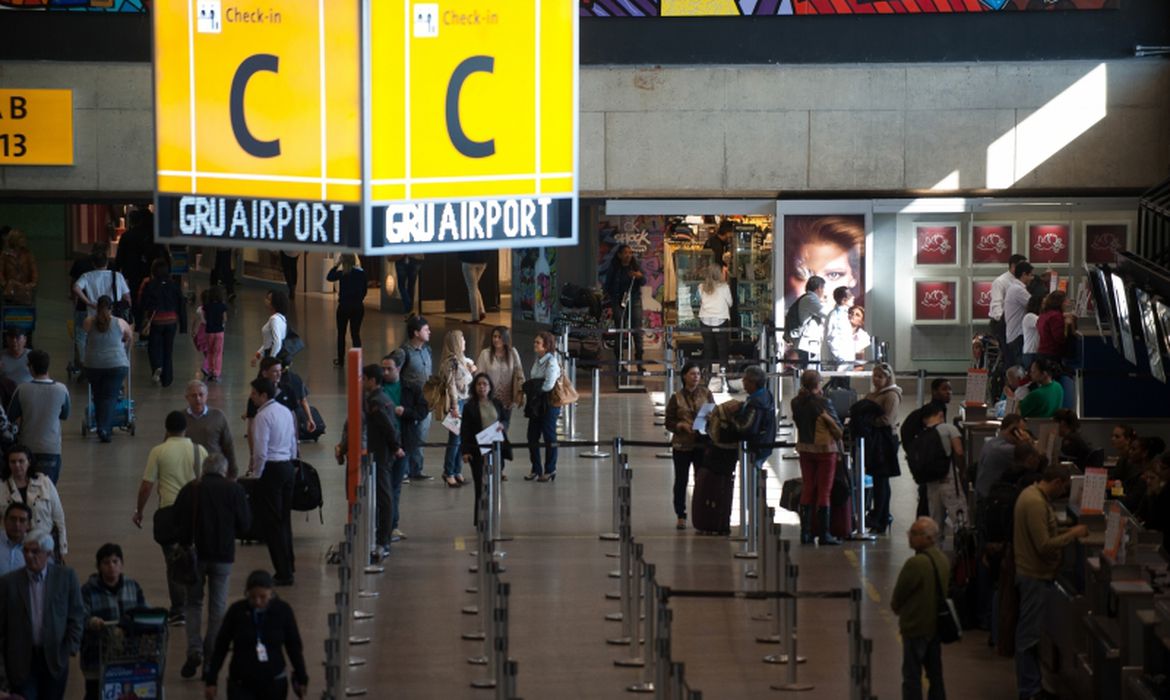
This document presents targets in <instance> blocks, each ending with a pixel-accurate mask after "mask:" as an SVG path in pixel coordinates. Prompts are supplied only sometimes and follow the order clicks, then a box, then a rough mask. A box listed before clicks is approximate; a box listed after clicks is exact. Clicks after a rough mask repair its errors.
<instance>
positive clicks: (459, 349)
mask: <svg viewBox="0 0 1170 700" xmlns="http://www.w3.org/2000/svg"><path fill="white" fill-rule="evenodd" d="M466 351H467V339H466V338H464V337H463V331H460V330H454V331H447V335H445V336H444V337H443V359H442V360H440V362H439V368H438V372H439V378H440V379H442V380H443V386H444V388H445V390H446V400H445V403H444V405H443V406H442V411H443V414H444V415H447V416H451V417H452V418H459V417H460V416H462V415H463V404H465V403H466V402H467V398H468V396H469V395H470V393H471V378H472V376H473V375H474V374H475V363H474V362H472V361H471V360H470V359H468V357H467V356H466V355H464V354H463V353H465V352H466ZM431 409H432V413H434V414H435V415H436V416H438V415H439V410H440V409H439V407H437V406H432V407H431ZM443 479H444V480H445V481H446V482H447V485H448V486H451V487H458V486H462V485H463V484H464V483H466V480H465V479H464V478H463V460H461V459H460V458H459V433H455V432H451V431H448V432H447V451H446V452H445V453H444V455H443Z"/></svg>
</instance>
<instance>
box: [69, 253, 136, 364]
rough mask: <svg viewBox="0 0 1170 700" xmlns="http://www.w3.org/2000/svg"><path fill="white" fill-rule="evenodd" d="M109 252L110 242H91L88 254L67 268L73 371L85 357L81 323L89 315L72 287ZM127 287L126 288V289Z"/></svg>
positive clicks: (82, 300)
mask: <svg viewBox="0 0 1170 700" xmlns="http://www.w3.org/2000/svg"><path fill="white" fill-rule="evenodd" d="M109 253H110V244H109V243H106V242H105V241H99V242H97V243H94V244H93V248H92V250H91V251H90V254H89V255H86V256H84V257H80V258H78V259H76V260H74V261H73V266H72V267H70V268H69V297H70V298H71V299H73V300H74V301H73V371H75V372H80V371H81V368H82V364H83V359H84V357H85V329H84V328H82V324H83V323H85V319H86V317H87V316H89V306H87V305H86V303H85V299H83V298H81V296H80V295H78V293H77V291H76V290H75V289H74V287H76V286H77V282H78V280H80V279H81V276H82V275H84V274H85V273H87V272H90V271H91V270H93V269H94V268H95V265H94V260H96V259H97V257H98V256H99V255H100V256H102V257H103V258H106V257H107V256H108V255H109ZM128 290H129V288H127V291H128Z"/></svg>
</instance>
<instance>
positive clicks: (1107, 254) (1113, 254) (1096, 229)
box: [1084, 221, 1129, 265]
mask: <svg viewBox="0 0 1170 700" xmlns="http://www.w3.org/2000/svg"><path fill="white" fill-rule="evenodd" d="M1084 226H1085V238H1084V241H1085V249H1084V256H1085V263H1086V264H1089V265H1094V264H1096V263H1109V264H1112V263H1115V262H1117V254H1118V253H1120V252H1121V251H1123V250H1125V249H1126V248H1128V247H1129V224H1127V223H1125V222H1106V221H1102V222H1089V221H1086V222H1085V224H1084Z"/></svg>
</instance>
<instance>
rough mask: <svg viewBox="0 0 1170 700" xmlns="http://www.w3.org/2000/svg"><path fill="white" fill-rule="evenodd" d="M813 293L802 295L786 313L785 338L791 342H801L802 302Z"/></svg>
mask: <svg viewBox="0 0 1170 700" xmlns="http://www.w3.org/2000/svg"><path fill="white" fill-rule="evenodd" d="M809 294H812V292H805V293H804V294H802V295H800V298H798V299H797V300H796V301H794V302H792V306H789V307H788V311H786V312H784V337H786V338H788V340H791V341H794V342H795V341H797V340H800V336H801V330H802V328H801V327H802V325H803V324H802V323H801V322H800V302H801V300H802V299H804V298H805V297H806V296H808V295H809Z"/></svg>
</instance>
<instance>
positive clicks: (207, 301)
mask: <svg viewBox="0 0 1170 700" xmlns="http://www.w3.org/2000/svg"><path fill="white" fill-rule="evenodd" d="M201 301H202V303H201V304H200V306H199V329H197V330H196V331H195V347H197V348H199V351H200V352H202V353H203V379H204V380H205V381H209V382H218V381H219V374H220V371H221V370H222V369H223V334H224V326H225V325H226V324H227V313H228V307H227V304H226V303H224V300H223V288H222V287H219V286H215V287H209V288H208V289H205V290H203V295H202V299H201Z"/></svg>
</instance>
